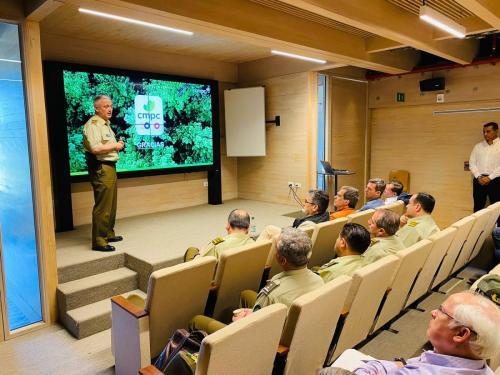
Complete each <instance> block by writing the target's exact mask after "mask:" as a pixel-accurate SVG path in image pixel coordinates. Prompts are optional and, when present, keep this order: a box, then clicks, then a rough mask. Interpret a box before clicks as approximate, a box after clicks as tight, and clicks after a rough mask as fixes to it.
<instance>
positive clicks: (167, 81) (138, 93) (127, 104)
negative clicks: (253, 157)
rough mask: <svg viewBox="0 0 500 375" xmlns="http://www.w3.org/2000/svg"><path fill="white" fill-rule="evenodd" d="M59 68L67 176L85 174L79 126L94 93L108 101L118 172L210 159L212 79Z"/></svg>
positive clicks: (202, 165)
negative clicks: (117, 145)
mask: <svg viewBox="0 0 500 375" xmlns="http://www.w3.org/2000/svg"><path fill="white" fill-rule="evenodd" d="M59 68H60V69H59V74H60V75H61V78H62V91H63V93H62V94H63V100H62V102H61V106H60V107H59V108H60V110H63V111H64V125H65V130H66V134H67V146H68V159H69V173H70V176H71V177H77V176H84V175H87V165H86V161H85V154H84V152H85V151H84V148H83V133H82V131H83V125H84V124H85V123H86V122H87V121H88V119H89V118H90V117H91V116H92V115H93V114H94V103H93V100H94V97H95V96H96V95H107V96H109V97H110V98H111V100H112V101H113V116H112V118H111V128H112V129H113V131H114V132H115V135H116V139H117V140H120V139H122V140H123V141H124V143H125V148H124V150H123V151H121V152H120V153H119V155H120V159H119V160H118V162H117V164H116V168H117V172H118V173H120V172H121V174H130V173H132V174H133V175H141V173H140V172H148V173H146V174H147V175H151V174H156V172H157V173H169V172H168V171H170V173H174V172H180V170H179V169H182V171H186V170H187V171H188V170H189V169H195V170H207V169H209V168H210V167H211V166H212V165H213V163H214V154H215V153H214V149H215V147H214V138H215V134H216V133H217V134H218V132H216V131H215V129H216V127H217V126H218V125H217V124H216V121H214V118H215V117H216V116H215V114H216V113H215V109H216V108H217V106H216V105H215V104H216V103H217V98H216V95H217V88H216V84H215V81H208V80H205V81H203V80H198V79H194V78H193V79H191V78H185V77H172V76H163V75H153V74H149V73H140V72H136V71H123V70H122V71H117V70H113V69H104V68H97V67H88V66H71V65H64V64H62V65H59ZM47 84H49V85H50V82H48V83H47ZM217 130H218V129H217ZM217 155H218V154H217Z"/></svg>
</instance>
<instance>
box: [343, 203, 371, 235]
mask: <svg viewBox="0 0 500 375" xmlns="http://www.w3.org/2000/svg"><path fill="white" fill-rule="evenodd" d="M374 212H375V210H373V209H371V208H370V209H369V210H365V211H361V212H355V213H353V214H350V215H347V220H348V222H349V223H355V224H360V225H362V226H364V227H365V228H366V229H367V230H368V219H369V218H371V217H372V216H373V213H374Z"/></svg>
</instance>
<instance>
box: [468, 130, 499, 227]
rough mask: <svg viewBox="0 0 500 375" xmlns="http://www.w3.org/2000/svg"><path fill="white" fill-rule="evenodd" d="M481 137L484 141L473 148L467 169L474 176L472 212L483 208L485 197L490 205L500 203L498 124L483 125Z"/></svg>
mask: <svg viewBox="0 0 500 375" xmlns="http://www.w3.org/2000/svg"><path fill="white" fill-rule="evenodd" d="M483 136H484V141H483V142H480V143H478V144H477V145H475V146H474V148H473V149H472V153H471V154H470V159H469V169H470V171H471V172H472V174H473V175H474V181H473V185H472V194H473V197H474V212H476V211H479V210H480V209H482V208H484V206H485V205H486V197H488V198H489V199H490V204H492V203H495V202H498V201H500V139H499V138H498V124H497V123H496V122H488V123H487V124H484V126H483ZM499 224H500V219H499Z"/></svg>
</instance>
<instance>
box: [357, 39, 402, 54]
mask: <svg viewBox="0 0 500 375" xmlns="http://www.w3.org/2000/svg"><path fill="white" fill-rule="evenodd" d="M365 46H366V52H368V53H376V52H382V51H390V50H393V49H397V48H401V47H405V45H404V44H401V43H398V42H395V41H394V40H391V39H387V38H384V37H381V36H369V37H368V38H366V39H365Z"/></svg>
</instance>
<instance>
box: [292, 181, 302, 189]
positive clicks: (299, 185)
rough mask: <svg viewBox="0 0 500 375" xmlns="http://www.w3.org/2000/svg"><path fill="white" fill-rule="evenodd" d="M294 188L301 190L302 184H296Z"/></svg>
mask: <svg viewBox="0 0 500 375" xmlns="http://www.w3.org/2000/svg"><path fill="white" fill-rule="evenodd" d="M293 186H295V187H296V188H301V187H302V184H301V183H300V182H296V183H295V184H294V185H293Z"/></svg>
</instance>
